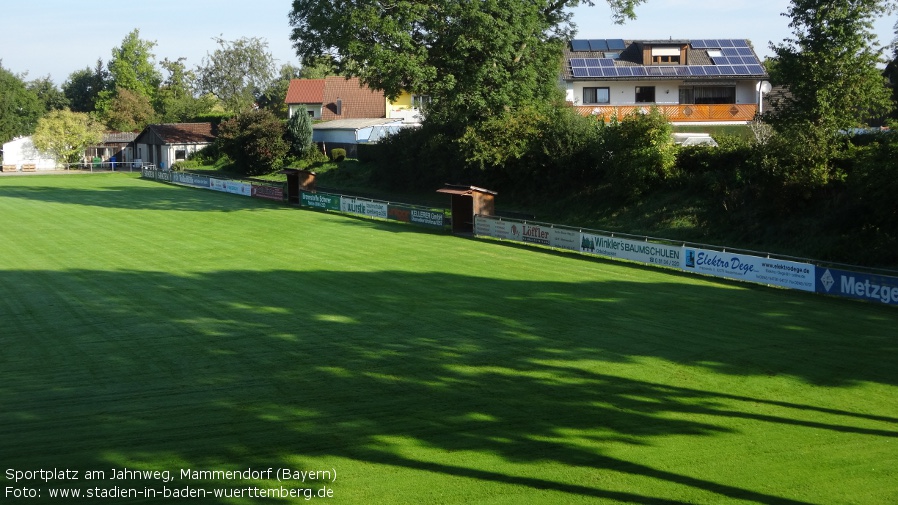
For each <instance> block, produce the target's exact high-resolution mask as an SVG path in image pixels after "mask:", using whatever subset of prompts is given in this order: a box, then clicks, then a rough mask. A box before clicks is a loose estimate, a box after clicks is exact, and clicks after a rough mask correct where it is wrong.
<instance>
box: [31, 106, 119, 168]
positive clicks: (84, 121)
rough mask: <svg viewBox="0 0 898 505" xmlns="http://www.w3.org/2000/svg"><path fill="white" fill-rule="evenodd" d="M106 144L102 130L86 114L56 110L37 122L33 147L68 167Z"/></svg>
mask: <svg viewBox="0 0 898 505" xmlns="http://www.w3.org/2000/svg"><path fill="white" fill-rule="evenodd" d="M102 140H103V127H102V126H101V125H99V124H97V123H95V122H94V121H93V120H92V119H91V118H90V116H88V115H87V114H86V113H83V112H72V111H71V110H69V109H63V110H55V111H52V112H50V113H49V114H47V115H46V116H44V117H42V118H41V119H40V121H38V124H37V128H36V129H35V131H34V147H36V148H37V149H38V150H40V151H43V152H45V153H48V154H50V155H51V156H53V159H55V160H56V163H58V164H59V165H62V166H68V165H70V164H72V163H78V162H79V161H81V159H82V158H83V157H84V150H85V149H86V148H87V147H88V146H91V145H95V144H99V143H100V142H101V141H102Z"/></svg>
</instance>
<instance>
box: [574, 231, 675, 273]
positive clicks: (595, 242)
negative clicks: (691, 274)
mask: <svg viewBox="0 0 898 505" xmlns="http://www.w3.org/2000/svg"><path fill="white" fill-rule="evenodd" d="M580 251H581V252H585V253H588V254H597V255H599V256H608V257H610V258H620V259H625V260H630V261H638V262H639V263H647V264H649V265H658V266H663V267H672V268H680V267H681V266H682V263H683V262H682V256H683V247H682V246H671V245H664V244H656V243H654V242H645V241H641V240H629V239H625V238H617V237H607V236H604V235H594V234H591V233H581V243H580Z"/></svg>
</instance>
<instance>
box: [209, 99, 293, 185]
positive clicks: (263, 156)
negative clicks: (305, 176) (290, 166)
mask: <svg viewBox="0 0 898 505" xmlns="http://www.w3.org/2000/svg"><path fill="white" fill-rule="evenodd" d="M218 141H219V145H220V147H221V151H222V152H223V153H224V154H226V155H228V157H230V158H231V159H232V160H234V171H235V172H236V173H238V174H242V175H265V174H270V173H271V172H274V171H275V170H277V169H279V168H280V167H281V166H282V164H283V158H284V156H285V155H286V154H287V151H288V149H289V146H288V145H287V143H286V142H285V141H284V123H283V122H282V121H281V120H279V119H278V118H277V117H275V115H274V114H273V113H271V112H270V111H268V110H265V109H260V110H252V111H249V112H245V113H243V114H240V115H239V116H237V117H235V118H234V119H230V120H228V121H225V122H224V123H222V124H221V126H220V127H219V131H218Z"/></svg>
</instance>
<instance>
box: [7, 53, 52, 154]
mask: <svg viewBox="0 0 898 505" xmlns="http://www.w3.org/2000/svg"><path fill="white" fill-rule="evenodd" d="M0 63H2V61H0ZM44 112H45V110H44V104H43V103H41V101H40V99H39V98H38V96H37V94H36V93H35V92H34V91H31V90H29V89H27V88H26V86H25V82H24V81H23V80H22V79H21V78H20V77H19V76H17V75H15V74H13V73H12V72H10V71H9V70H6V69H5V68H3V66H2V65H0V144H3V143H5V142H9V141H10V140H12V139H13V138H15V137H18V136H22V135H29V134H30V133H31V132H33V131H34V128H35V126H36V125H37V120H38V118H40V117H41V114H43V113H44Z"/></svg>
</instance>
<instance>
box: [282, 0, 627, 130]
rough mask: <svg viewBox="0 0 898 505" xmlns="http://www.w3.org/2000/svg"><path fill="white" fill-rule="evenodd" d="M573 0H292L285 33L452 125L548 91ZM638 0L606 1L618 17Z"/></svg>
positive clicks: (304, 54)
mask: <svg viewBox="0 0 898 505" xmlns="http://www.w3.org/2000/svg"><path fill="white" fill-rule="evenodd" d="M580 3H581V2H580V1H579V0H561V1H553V0H537V1H532V2H522V1H520V0H497V1H491V2H457V1H452V0H437V1H435V2H429V3H422V2H413V1H408V0H400V1H398V2H396V1H383V0H374V1H369V2H348V3H347V2H338V1H335V0H330V1H320V0H294V1H293V9H292V11H291V13H290V25H291V26H292V27H293V33H292V35H291V39H292V40H293V42H294V47H295V48H296V51H297V54H298V55H299V57H300V60H302V61H304V62H314V61H320V60H321V58H322V56H324V55H332V56H333V59H332V60H330V61H332V62H333V66H334V68H335V69H336V70H337V72H339V73H344V74H345V75H358V76H359V77H360V78H361V79H362V81H363V82H364V83H366V84H368V85H369V86H371V87H372V88H373V89H379V90H383V91H384V92H385V93H386V95H387V96H388V97H393V98H395V97H397V96H399V95H400V94H401V93H403V92H412V93H418V94H427V95H430V96H431V97H432V98H433V100H432V102H431V104H430V106H429V110H428V114H427V118H426V121H428V122H435V123H438V124H441V125H443V126H447V127H453V128H455V129H457V130H461V129H464V128H465V127H466V126H468V125H471V124H474V123H477V122H480V121H482V120H484V119H487V118H490V117H493V116H495V115H498V114H501V113H503V111H507V110H510V109H516V108H519V107H522V106H525V105H528V104H535V103H540V102H546V101H548V100H551V99H552V98H553V97H555V96H557V95H558V93H559V91H558V86H557V80H558V72H559V65H560V61H561V51H562V48H563V46H564V44H565V43H566V41H567V40H568V38H569V37H570V35H571V33H572V31H573V26H572V25H571V22H570V20H571V16H572V14H571V12H570V10H569V9H571V8H573V7H576V6H577V5H579V4H580ZM640 3H642V0H609V1H608V4H609V5H610V6H611V7H612V11H613V13H614V16H615V17H616V19H618V20H623V19H628V18H632V17H633V16H634V13H633V8H634V7H635V6H636V5H639V4H640ZM589 4H590V5H591V4H592V3H591V2H589ZM398 54H401V55H402V57H397V55H398Z"/></svg>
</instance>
